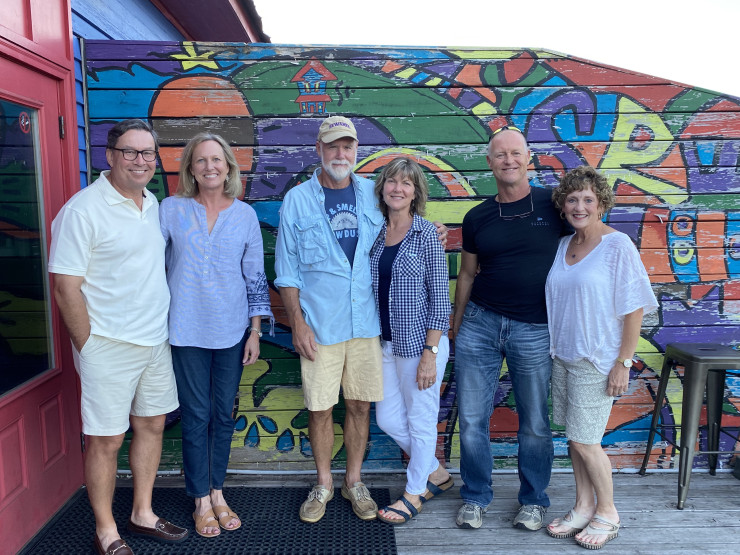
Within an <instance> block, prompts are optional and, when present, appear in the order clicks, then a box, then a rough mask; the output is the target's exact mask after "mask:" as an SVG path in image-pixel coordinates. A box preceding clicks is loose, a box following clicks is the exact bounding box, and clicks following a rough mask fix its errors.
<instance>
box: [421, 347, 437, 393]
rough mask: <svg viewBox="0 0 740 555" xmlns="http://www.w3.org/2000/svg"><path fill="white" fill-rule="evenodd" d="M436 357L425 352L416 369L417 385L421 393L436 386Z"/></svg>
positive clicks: (429, 352)
mask: <svg viewBox="0 0 740 555" xmlns="http://www.w3.org/2000/svg"><path fill="white" fill-rule="evenodd" d="M436 358H437V357H436V356H435V355H434V354H433V353H432V352H431V351H427V350H426V349H425V350H424V353H423V354H422V355H421V360H420V361H419V366H418V367H417V369H416V383H417V384H418V386H419V391H424V390H425V389H428V388H430V387H432V386H433V385H434V383H435V382H436V381H437V361H436Z"/></svg>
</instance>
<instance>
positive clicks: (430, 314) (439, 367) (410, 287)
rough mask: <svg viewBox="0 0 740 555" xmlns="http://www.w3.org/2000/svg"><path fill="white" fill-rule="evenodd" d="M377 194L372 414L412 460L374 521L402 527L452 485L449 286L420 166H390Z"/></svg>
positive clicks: (399, 162) (400, 161)
mask: <svg viewBox="0 0 740 555" xmlns="http://www.w3.org/2000/svg"><path fill="white" fill-rule="evenodd" d="M375 194H376V196H377V197H378V201H379V208H380V210H381V212H382V213H383V215H384V216H385V223H384V225H383V228H382V230H381V232H380V234H379V235H378V239H377V240H376V242H375V245H374V246H373V247H372V249H371V251H370V269H371V273H372V278H373V290H374V291H375V299H376V302H377V305H378V312H379V314H380V327H381V344H382V348H383V400H382V401H380V402H378V403H376V409H375V412H376V419H377V422H378V426H380V428H381V429H382V430H383V431H384V432H386V433H387V434H388V435H390V436H391V437H392V438H393V439H394V440H395V441H396V443H398V445H399V447H401V449H403V451H404V452H405V453H406V454H407V455H408V457H409V463H408V467H407V470H406V490H405V492H404V494H403V495H402V496H401V498H400V499H398V501H396V502H395V503H393V504H391V505H389V506H387V507H384V508H382V509H380V510H379V511H378V518H379V519H380V520H382V521H384V522H388V523H390V524H403V523H404V522H408V521H409V520H410V519H411V518H413V517H414V516H416V514H417V513H418V512H419V511H420V510H421V506H422V503H423V502H424V501H427V500H429V499H431V498H432V497H434V496H435V495H439V494H441V493H443V492H444V491H447V490H448V489H450V488H451V487H452V485H453V480H452V478H451V477H450V474H449V472H447V470H446V469H445V468H444V467H443V466H442V465H440V464H439V461H438V460H437V458H436V456H435V452H436V447H437V419H438V415H439V394H440V387H441V384H442V379H443V378H444V372H445V366H446V364H447V358H448V356H449V351H450V346H449V340H448V339H447V329H448V328H449V323H450V322H449V317H450V297H449V278H448V272H447V260H446V258H445V253H444V247H443V246H442V245H441V244H440V242H439V240H438V239H437V231H436V227H435V226H434V224H432V223H430V222H428V221H427V220H425V219H424V218H422V216H423V215H424V207H425V204H426V199H427V195H428V186H427V181H426V178H425V177H424V173H423V172H422V170H421V167H420V166H419V164H417V163H416V162H415V161H413V160H411V159H409V158H396V159H394V160H393V161H391V162H390V163H389V164H388V165H386V166H385V168H384V169H383V171H382V172H381V173H380V175H379V176H378V178H377V179H376V181H375Z"/></svg>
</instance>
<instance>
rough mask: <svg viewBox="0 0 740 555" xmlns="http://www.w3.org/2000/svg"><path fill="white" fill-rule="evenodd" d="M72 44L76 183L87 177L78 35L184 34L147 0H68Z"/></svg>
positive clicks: (176, 37) (161, 37) (163, 37)
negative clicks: (70, 11) (73, 57)
mask: <svg viewBox="0 0 740 555" xmlns="http://www.w3.org/2000/svg"><path fill="white" fill-rule="evenodd" d="M71 4H72V34H73V35H74V36H73V40H72V45H73V47H74V56H75V94H76V100H77V136H78V137H79V153H80V187H81V188H82V187H85V186H86V185H87V181H88V171H87V149H88V145H87V143H86V142H85V132H84V129H85V117H84V113H85V110H84V106H85V99H84V96H83V87H82V80H83V78H84V69H83V66H82V52H81V50H82V49H81V45H80V39H98V40H111V39H112V40H149V41H152V40H158V41H181V40H184V39H185V37H183V36H182V34H180V32H179V31H178V30H177V29H175V27H173V26H172V24H171V23H170V22H169V21H168V20H167V18H165V17H164V16H163V15H162V14H161V13H160V12H159V10H157V8H155V7H154V5H153V4H152V3H151V2H150V1H149V0H105V1H102V0H72V2H71Z"/></svg>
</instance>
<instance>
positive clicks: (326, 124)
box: [318, 116, 357, 143]
mask: <svg viewBox="0 0 740 555" xmlns="http://www.w3.org/2000/svg"><path fill="white" fill-rule="evenodd" d="M343 137H349V138H351V139H354V140H355V141H356V140H357V131H355V126H354V125H353V124H352V122H351V121H350V120H348V119H347V118H345V117H344V116H330V117H328V118H326V119H325V120H324V121H323V122H322V123H321V127H319V137H318V140H319V141H321V142H322V143H330V142H332V141H336V140H337V139H341V138H343Z"/></svg>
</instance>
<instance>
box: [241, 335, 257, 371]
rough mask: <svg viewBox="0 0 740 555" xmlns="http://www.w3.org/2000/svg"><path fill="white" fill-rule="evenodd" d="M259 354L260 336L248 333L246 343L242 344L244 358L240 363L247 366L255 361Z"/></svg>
mask: <svg viewBox="0 0 740 555" xmlns="http://www.w3.org/2000/svg"><path fill="white" fill-rule="evenodd" d="M259 356H260V338H259V335H257V334H256V333H250V334H249V337H248V338H247V344H246V345H244V358H242V364H246V365H247V366H249V365H250V364H254V363H255V362H257V359H258V358H259Z"/></svg>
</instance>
